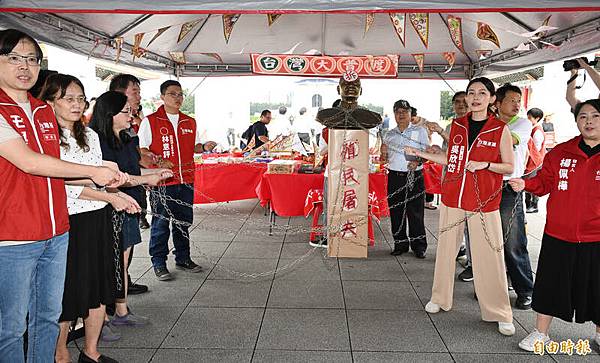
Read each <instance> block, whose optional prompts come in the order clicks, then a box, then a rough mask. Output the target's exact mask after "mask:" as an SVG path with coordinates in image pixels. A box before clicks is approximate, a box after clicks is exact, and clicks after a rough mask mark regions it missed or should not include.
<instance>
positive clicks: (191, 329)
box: [161, 307, 264, 349]
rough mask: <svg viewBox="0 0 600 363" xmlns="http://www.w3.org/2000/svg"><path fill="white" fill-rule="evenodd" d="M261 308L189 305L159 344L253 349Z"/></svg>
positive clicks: (174, 346)
mask: <svg viewBox="0 0 600 363" xmlns="http://www.w3.org/2000/svg"><path fill="white" fill-rule="evenodd" d="M263 311H264V310H263V309H252V308H201V307H188V308H187V309H186V310H185V311H184V313H183V314H182V315H181V318H180V319H179V321H178V322H177V324H175V326H174V327H173V330H172V331H171V332H170V333H169V336H168V337H167V339H165V341H164V343H163V344H162V345H161V348H226V349H252V348H253V347H254V344H255V342H256V336H257V335H258V329H259V326H260V322H261V319H262V316H263Z"/></svg>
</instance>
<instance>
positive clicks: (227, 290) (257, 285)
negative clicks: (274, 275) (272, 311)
mask: <svg viewBox="0 0 600 363" xmlns="http://www.w3.org/2000/svg"><path fill="white" fill-rule="evenodd" d="M270 288H271V281H270V280H269V281H252V280H250V281H240V280H206V281H205V282H204V284H202V287H201V288H200V290H199V291H198V292H197V293H196V296H194V298H193V299H192V301H191V302H190V306H204V307H264V306H265V305H266V303H267V296H268V294H269V289H270Z"/></svg>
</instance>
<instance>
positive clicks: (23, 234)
mask: <svg viewBox="0 0 600 363" xmlns="http://www.w3.org/2000/svg"><path fill="white" fill-rule="evenodd" d="M42 57H43V54H42V50H41V48H40V46H39V45H38V44H37V43H36V41H35V40H34V39H33V38H32V37H30V36H29V35H27V34H25V33H22V32H20V31H18V30H15V29H7V30H3V31H0V180H2V183H0V286H1V287H2V288H1V289H0V317H1V325H2V326H1V327H0V360H2V361H6V362H16V363H18V362H23V361H24V354H23V335H24V334H25V331H26V329H28V347H27V352H26V354H25V355H26V356H27V361H29V362H34V361H52V360H53V359H54V348H55V345H56V338H57V336H58V331H59V328H58V317H59V316H60V312H61V300H62V293H63V288H64V279H65V265H66V256H67V242H68V230H69V216H68V213H67V203H66V193H65V185H64V181H63V180H62V179H57V178H89V179H92V180H93V181H94V182H95V183H96V184H99V185H106V184H112V185H118V182H116V183H115V181H122V180H121V175H120V174H119V173H118V172H116V171H112V170H111V169H109V168H105V167H95V166H89V165H79V164H74V163H69V162H65V161H61V160H60V159H58V157H59V156H60V150H59V137H58V125H57V123H56V118H55V117H54V112H52V109H51V108H50V106H49V105H47V104H46V103H44V102H42V101H40V100H38V99H35V98H33V97H32V96H31V94H29V93H28V90H29V89H30V88H31V87H32V86H33V85H34V84H35V82H36V80H37V78H38V74H39V71H40V64H41V61H42ZM27 316H29V319H28V320H27Z"/></svg>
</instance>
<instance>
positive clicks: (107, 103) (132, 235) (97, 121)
mask: <svg viewBox="0 0 600 363" xmlns="http://www.w3.org/2000/svg"><path fill="white" fill-rule="evenodd" d="M130 127H131V106H130V105H129V104H128V103H127V96H126V95H124V94H123V93H121V92H116V91H108V92H105V93H103V94H102V95H100V97H98V98H97V99H96V104H95V105H94V111H93V113H92V119H91V121H90V128H92V130H94V131H96V133H98V136H99V138H100V147H101V149H102V158H103V159H104V161H105V162H112V163H115V164H116V165H117V166H118V168H119V170H121V171H123V172H125V173H127V174H128V175H129V176H130V179H131V181H130V182H129V183H127V184H124V185H123V186H121V187H120V188H119V189H120V190H121V191H122V192H123V193H125V194H127V195H129V196H130V197H132V198H133V199H135V200H136V201H137V202H138V204H140V203H141V198H142V193H141V187H140V186H141V185H142V184H147V185H151V186H157V185H158V184H159V183H161V182H162V181H163V180H165V179H168V178H171V177H172V176H173V173H172V172H171V171H170V170H168V169H144V175H142V169H140V164H139V162H140V153H139V151H138V138H135V137H132V136H131V135H129V133H128V130H129V128H130ZM122 217H123V219H122V227H121V238H120V242H121V248H122V251H123V254H122V256H121V257H122V262H123V263H122V266H123V274H122V276H124V278H123V283H122V288H121V289H119V292H118V294H117V301H116V304H115V314H114V317H113V319H112V320H111V324H112V325H117V326H119V325H128V326H141V325H145V324H146V323H147V321H148V319H147V318H145V317H142V316H139V315H135V314H134V313H133V312H132V311H131V310H130V309H128V307H127V278H126V277H127V261H128V257H129V253H130V251H131V247H132V246H134V245H136V244H138V243H140V242H142V237H141V235H140V228H139V219H138V218H139V217H138V215H134V214H131V215H130V214H126V215H123V216H122Z"/></svg>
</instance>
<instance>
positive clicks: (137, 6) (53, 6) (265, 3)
mask: <svg viewBox="0 0 600 363" xmlns="http://www.w3.org/2000/svg"><path fill="white" fill-rule="evenodd" d="M0 7H2V8H7V9H18V11H40V10H41V11H48V10H52V11H54V12H61V10H62V11H69V12H70V11H82V10H83V11H87V12H91V11H107V12H113V11H115V10H119V11H121V12H129V13H152V12H154V13H160V12H175V13H179V12H197V13H199V12H215V13H220V14H222V13H223V12H230V11H231V12H241V13H254V12H260V11H263V12H265V11H274V12H286V11H287V12H289V11H315V12H331V11H395V10H402V11H415V10H423V11H433V12H437V11H440V10H443V11H448V10H451V11H457V10H461V11H474V12H475V11H478V10H479V11H481V9H509V10H511V11H516V10H520V11H526V10H534V11H537V10H539V9H548V11H552V10H553V9H554V10H559V9H565V10H568V9H576V10H581V9H583V8H589V9H592V10H594V9H595V10H598V9H599V8H600V7H599V5H598V1H597V0H584V1H570V0H537V1H523V0H504V1H501V2H494V4H493V5H492V4H490V5H487V4H484V3H483V2H482V1H476V0H467V1H445V0H438V1H402V0H400V1H399V0H387V1H381V0H378V1H357V0H344V1H336V0H283V1H282V0H260V1H237V0H236V1H229V2H225V1H222V0H220V1H206V0H187V1H186V0H179V1H176V0H172V1H168V2H157V1H148V0H147V1H143V0H142V1H138V0H121V1H89V0H87V1H76V0H54V1H51V0H44V1H32V0H3V1H0Z"/></svg>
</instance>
